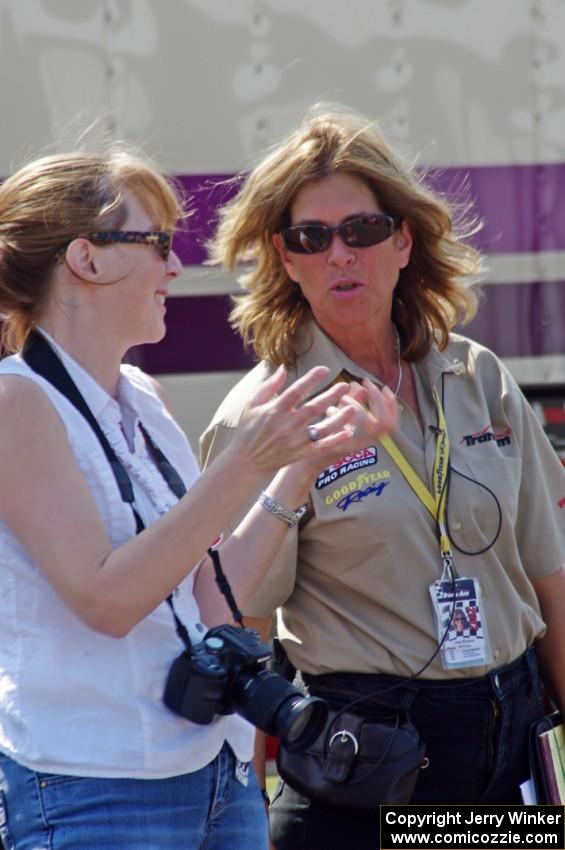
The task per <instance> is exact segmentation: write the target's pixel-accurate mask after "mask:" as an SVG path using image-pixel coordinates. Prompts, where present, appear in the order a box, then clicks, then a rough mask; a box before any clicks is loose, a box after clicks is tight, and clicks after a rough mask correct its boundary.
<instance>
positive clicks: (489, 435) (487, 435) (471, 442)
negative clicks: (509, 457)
mask: <svg viewBox="0 0 565 850" xmlns="http://www.w3.org/2000/svg"><path fill="white" fill-rule="evenodd" d="M511 437H512V428H507V429H506V431H501V432H500V433H499V434H495V433H494V429H493V427H492V425H485V427H484V428H483V429H482V431H477V433H476V434H466V435H465V436H464V437H461V440H460V443H461V444H462V445H465V446H477V445H480V444H481V443H490V442H492V441H493V440H494V441H495V442H496V445H497V446H499V447H502V446H509V445H510V443H511V442H512V439H511Z"/></svg>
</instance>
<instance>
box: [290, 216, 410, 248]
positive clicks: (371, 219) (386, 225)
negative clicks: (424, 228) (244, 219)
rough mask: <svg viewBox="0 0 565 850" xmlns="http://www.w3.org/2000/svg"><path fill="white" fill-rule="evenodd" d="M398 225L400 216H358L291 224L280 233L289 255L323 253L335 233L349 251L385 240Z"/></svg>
mask: <svg viewBox="0 0 565 850" xmlns="http://www.w3.org/2000/svg"><path fill="white" fill-rule="evenodd" d="M401 224H402V216H399V215H385V213H375V214H374V215H361V216H359V217H358V218H350V219H349V220H348V221H344V222H343V223H342V224H337V225H336V226H335V227H330V226H329V225H327V224H295V225H293V226H292V227H287V228H286V230H283V231H282V232H281V237H282V240H283V244H284V247H285V248H286V249H287V251H291V253H293V254H319V253H320V252H321V251H326V250H327V249H328V248H329V247H330V245H331V241H332V239H333V235H334V233H337V235H338V236H339V238H340V239H341V241H342V242H345V244H346V245H347V246H348V247H349V248H368V247H369V246H370V245H378V244H379V243H380V242H384V241H385V240H386V239H388V238H389V237H390V236H392V234H393V233H394V231H395V230H396V229H397V228H398V227H400V225H401Z"/></svg>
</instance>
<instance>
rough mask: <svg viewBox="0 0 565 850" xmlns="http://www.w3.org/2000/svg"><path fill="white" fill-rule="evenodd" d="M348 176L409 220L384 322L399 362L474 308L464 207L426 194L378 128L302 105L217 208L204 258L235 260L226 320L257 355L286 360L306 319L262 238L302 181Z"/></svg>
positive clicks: (341, 112) (475, 262) (475, 261)
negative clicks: (404, 256)
mask: <svg viewBox="0 0 565 850" xmlns="http://www.w3.org/2000/svg"><path fill="white" fill-rule="evenodd" d="M337 172H339V173H345V174H351V175H354V176H357V177H359V178H361V179H362V180H364V181H365V183H366V184H367V185H368V186H369V188H370V189H371V190H372V191H373V193H374V195H375V198H376V200H377V201H378V203H379V204H380V207H381V209H382V210H383V211H384V212H386V213H388V214H389V215H398V216H402V218H403V219H404V220H405V221H406V222H407V223H408V224H409V226H410V230H411V233H412V237H413V246H412V252H411V256H410V262H409V264H408V266H407V268H405V269H402V270H401V272H400V277H399V281H398V284H397V286H396V290H395V294H394V300H393V309H392V319H393V321H394V322H395V324H396V326H397V328H398V331H399V334H400V339H401V345H402V356H403V357H404V358H405V359H406V360H412V361H413V360H418V359H420V358H421V357H423V356H424V355H425V354H426V353H427V352H428V351H429V349H430V346H431V345H432V343H433V342H434V341H435V342H436V343H437V345H438V346H439V348H440V349H443V348H445V346H446V345H447V343H448V339H449V331H450V330H451V328H453V326H454V325H455V324H464V323H465V322H467V321H469V320H470V319H471V318H472V317H473V316H474V315H475V313H476V310H477V304H478V293H477V290H476V288H475V284H476V283H477V280H478V276H479V274H480V273H481V271H482V256H481V254H480V253H479V252H478V251H477V250H475V249H474V248H473V247H471V246H470V245H469V244H466V242H465V239H467V238H468V237H470V236H471V235H472V234H473V233H475V232H476V230H477V229H478V226H479V225H478V223H477V221H476V220H475V219H474V218H472V216H471V215H470V211H469V209H468V208H466V207H465V208H461V209H460V210H459V211H458V213H457V215H458V221H457V232H455V227H454V219H455V213H454V207H453V206H452V205H449V204H448V203H447V202H446V201H445V200H443V199H442V198H441V197H439V196H438V195H437V194H435V193H433V192H432V191H431V190H430V189H429V188H428V187H427V186H426V185H425V182H424V177H423V175H422V174H420V173H417V172H416V170H415V168H414V167H411V166H409V165H408V164H407V163H405V162H404V161H403V159H402V158H401V157H400V156H398V155H396V154H395V153H394V152H393V150H392V149H391V147H390V145H389V144H388V143H387V142H386V140H385V138H384V136H383V134H382V132H381V130H380V129H379V127H378V125H377V124H376V123H375V122H374V121H371V120H370V119H368V118H366V117H364V116H362V115H360V114H358V113H356V112H353V111H351V110H348V109H345V108H340V107H336V106H329V107H328V106H323V105H321V106H317V107H314V108H313V109H311V110H310V111H309V112H308V113H307V115H306V116H305V118H304V120H303V121H302V123H301V124H300V126H299V127H298V128H297V129H295V130H294V131H292V132H291V133H290V134H289V135H288V136H287V137H286V138H285V139H284V140H283V141H282V142H281V143H280V144H279V145H277V146H276V147H275V148H274V149H273V150H272V151H271V152H270V153H269V154H268V155H267V156H266V157H265V158H264V159H263V161H262V162H261V163H260V164H259V165H258V166H257V167H256V168H255V169H254V170H253V171H251V173H250V174H249V175H248V176H247V177H245V178H244V179H243V182H242V185H241V189H240V191H239V193H238V194H237V195H236V196H235V197H234V198H233V199H232V200H231V201H230V202H229V203H227V204H226V205H225V206H224V207H223V208H221V210H220V214H219V223H218V227H217V230H216V234H215V236H214V238H213V239H212V240H211V241H210V242H209V244H208V250H209V256H210V262H211V263H212V264H218V265H223V266H224V267H225V268H227V269H229V270H230V271H234V270H235V268H236V266H238V265H239V264H240V263H244V264H245V265H244V268H243V271H242V272H241V274H240V276H239V278H238V279H239V282H240V285H241V287H242V289H243V290H244V291H245V294H243V295H239V296H234V303H235V306H234V308H233V310H232V312H231V315H230V321H231V324H232V326H233V327H234V328H235V329H236V330H237V331H239V333H240V334H241V336H242V338H243V340H244V342H245V344H246V345H253V348H254V350H255V353H256V355H257V357H259V359H265V360H268V361H271V362H273V363H276V364H279V363H285V365H287V366H290V365H291V364H292V362H293V361H294V359H295V356H296V354H297V351H296V342H295V339H296V332H297V330H298V328H299V326H300V325H301V323H302V322H303V321H304V320H305V319H306V318H309V317H311V311H310V308H309V305H308V302H307V301H306V299H305V298H304V296H303V295H302V293H301V290H300V287H299V286H296V285H295V284H293V283H292V281H291V280H290V278H289V277H288V275H287V273H286V271H285V269H284V267H283V264H282V262H281V259H280V257H279V254H278V252H277V250H276V248H275V247H274V245H273V240H272V237H273V235H274V234H276V233H279V232H280V231H281V230H283V229H284V228H285V227H288V226H289V224H290V208H291V205H292V202H293V199H294V198H295V197H296V194H297V192H298V191H299V190H300V189H301V188H302V187H303V186H304V185H305V184H306V183H308V182H310V181H313V180H319V179H320V178H323V177H327V176H330V175H332V174H335V173H337Z"/></svg>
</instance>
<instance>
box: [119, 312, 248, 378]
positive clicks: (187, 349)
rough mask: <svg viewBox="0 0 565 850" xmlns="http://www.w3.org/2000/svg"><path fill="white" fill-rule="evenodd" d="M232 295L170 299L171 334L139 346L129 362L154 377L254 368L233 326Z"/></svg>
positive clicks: (168, 325) (132, 352) (168, 330)
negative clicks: (179, 373) (230, 316)
mask: <svg viewBox="0 0 565 850" xmlns="http://www.w3.org/2000/svg"><path fill="white" fill-rule="evenodd" d="M230 309H231V300H230V297H229V296H228V295H194V296H179V297H178V298H169V300H168V301H167V316H166V323H167V335H166V337H165V339H164V340H162V342H160V343H157V344H156V345H139V346H137V347H136V348H135V349H132V350H131V351H130V353H129V356H128V360H129V361H130V362H132V363H135V364H136V365H137V366H140V367H141V368H142V369H144V370H145V371H147V372H150V373H151V374H161V375H163V374H174V373H178V372H237V371H240V370H243V369H249V368H251V366H252V365H253V353H252V352H249V353H247V352H246V351H245V349H244V347H243V344H242V342H241V339H240V337H239V335H238V334H236V333H235V332H234V331H233V330H232V329H231V327H230V325H229V323H228V315H229V312H230Z"/></svg>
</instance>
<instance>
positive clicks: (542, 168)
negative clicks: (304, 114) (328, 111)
mask: <svg viewBox="0 0 565 850" xmlns="http://www.w3.org/2000/svg"><path fill="white" fill-rule="evenodd" d="M176 180H177V182H178V183H179V184H180V186H181V187H182V190H183V192H184V194H185V195H186V196H188V198H189V199H190V201H191V206H192V209H194V211H195V212H194V215H193V216H191V217H190V218H189V219H188V222H187V225H186V228H187V229H186V232H184V233H180V234H179V235H178V236H176V237H175V250H176V251H177V253H178V254H179V256H180V258H181V260H182V262H183V263H184V264H185V265H200V264H201V263H202V262H203V261H204V260H205V259H206V248H205V243H206V240H207V239H209V238H210V236H211V235H212V233H213V232H214V226H215V222H216V217H217V209H218V207H219V206H220V205H222V204H224V203H226V202H227V201H228V200H229V199H230V198H232V197H233V196H234V195H235V193H236V191H237V186H238V183H237V181H234V180H232V178H231V176H230V175H227V174H182V175H179V176H178V177H177V178H176ZM427 180H428V182H429V183H430V185H431V186H432V188H434V189H436V190H438V191H440V192H441V193H443V194H445V195H446V196H447V197H448V198H449V199H450V200H453V201H455V202H459V203H464V202H465V201H467V202H469V201H470V202H472V203H473V205H474V208H475V210H476V213H477V215H478V216H479V217H480V218H481V219H483V221H484V227H483V229H482V231H481V233H480V234H478V235H477V236H476V237H475V244H476V245H478V246H479V247H480V248H482V249H483V250H484V251H487V252H488V253H491V254H501V253H524V252H536V251H563V250H565V163H549V164H546V165H544V164H540V165H482V166H461V167H452V168H444V169H442V170H441V171H440V170H438V171H434V170H430V172H429V174H428V178H427Z"/></svg>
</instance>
